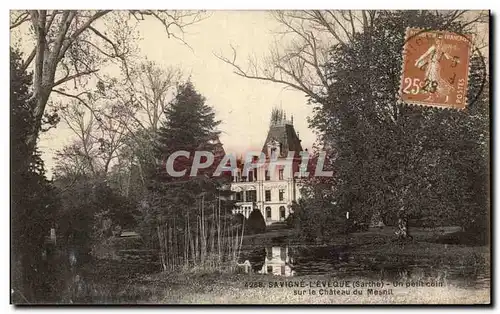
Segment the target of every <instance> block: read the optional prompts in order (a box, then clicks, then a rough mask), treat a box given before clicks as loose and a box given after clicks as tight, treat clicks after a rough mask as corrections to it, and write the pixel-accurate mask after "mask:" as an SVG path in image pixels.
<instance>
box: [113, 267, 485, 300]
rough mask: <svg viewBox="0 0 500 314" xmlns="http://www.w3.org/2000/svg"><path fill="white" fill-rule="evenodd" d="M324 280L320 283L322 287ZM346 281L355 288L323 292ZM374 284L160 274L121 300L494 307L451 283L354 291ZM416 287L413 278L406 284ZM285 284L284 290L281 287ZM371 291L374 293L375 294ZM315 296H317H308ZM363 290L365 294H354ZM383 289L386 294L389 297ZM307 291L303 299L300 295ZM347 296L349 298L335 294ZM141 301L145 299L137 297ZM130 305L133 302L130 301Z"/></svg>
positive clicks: (138, 283) (147, 278) (142, 281)
mask: <svg viewBox="0 0 500 314" xmlns="http://www.w3.org/2000/svg"><path fill="white" fill-rule="evenodd" d="M419 280H420V281H421V282H424V283H426V282H434V280H435V279H433V278H421V279H416V278H415V279H414V282H418V281H419ZM318 281H319V282H318ZM344 281H350V282H351V284H350V285H351V288H323V287H322V285H328V283H330V285H333V284H334V283H336V282H337V283H340V282H344ZM360 281H363V282H366V283H367V282H369V281H364V280H363V279H361V278H347V279H345V278H343V279H342V280H340V279H339V278H333V277H327V276H301V277H300V278H299V277H297V278H282V277H274V276H265V275H256V274H253V275H244V274H240V275H237V274H233V275H230V274H213V273H212V274H208V273H199V272H198V273H195V274H182V275H178V274H155V275H148V276H142V277H141V278H138V279H137V281H136V282H135V283H134V285H131V286H128V287H126V288H124V289H122V290H121V291H116V292H117V293H118V294H119V295H123V296H128V297H129V298H130V297H132V296H135V298H132V299H131V300H132V302H137V303H146V304H148V303H155V304H192V303H195V304H394V303H397V304H407V303H419V304H420V303H423V304H485V303H489V302H490V296H489V290H487V289H464V288H460V287H457V286H454V285H452V284H446V285H445V286H442V287H411V286H410V287H406V286H403V287H394V286H393V284H392V283H390V282H388V283H387V285H386V286H385V287H387V288H386V289H385V288H384V289H375V290H377V291H379V293H381V295H379V294H374V293H372V294H370V292H373V291H374V290H373V289H372V288H352V285H353V283H354V282H360ZM406 282H410V283H411V282H412V281H411V279H408V280H407V281H405V282H402V284H403V285H405V284H406ZM287 283H288V284H289V285H300V284H301V283H302V284H304V285H308V286H310V285H312V286H313V288H310V287H305V288H301V287H287V286H286V285H287ZM280 285H284V286H285V287H280ZM370 289H372V290H371V291H370ZM312 290H314V291H315V294H312V293H310V292H309V291H312ZM354 290H357V291H358V292H359V291H361V293H362V294H361V295H359V294H356V295H355V294H354ZM384 290H386V291H387V294H384V292H383V291H384ZM300 291H303V292H304V294H303V295H299V293H300ZM334 291H337V292H339V291H344V293H349V294H346V295H333V294H331V293H334ZM137 296H140V297H137ZM129 302H130V301H129Z"/></svg>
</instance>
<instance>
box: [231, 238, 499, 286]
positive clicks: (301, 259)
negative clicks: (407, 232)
mask: <svg viewBox="0 0 500 314" xmlns="http://www.w3.org/2000/svg"><path fill="white" fill-rule="evenodd" d="M474 265H475V266H474ZM474 265H472V266H466V265H455V263H447V262H443V261H439V260H436V259H435V258H432V257H430V256H429V257H427V256H413V255H408V256H399V255H398V256H391V255H388V254H373V253H370V254H368V253H367V254H364V253H360V252H356V253H352V252H350V250H349V248H348V247H347V246H318V247H293V246H290V247H289V246H271V247H265V248H264V247H260V248H253V249H249V250H246V251H243V252H242V254H241V255H240V260H239V266H240V269H241V270H242V271H244V272H246V273H258V274H269V275H276V276H285V277H287V276H304V275H327V276H335V277H345V276H360V277H367V278H372V279H376V280H387V281H390V280H406V279H409V278H413V279H415V278H417V279H425V278H439V279H444V280H448V281H449V282H453V283H454V284H456V285H459V286H465V287H471V286H474V287H489V284H490V280H489V278H490V274H489V267H488V266H487V265H486V264H484V265H479V264H478V265H476V264H474Z"/></svg>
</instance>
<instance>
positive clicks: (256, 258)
mask: <svg viewBox="0 0 500 314" xmlns="http://www.w3.org/2000/svg"><path fill="white" fill-rule="evenodd" d="M247 260H248V261H249V262H250V265H251V266H252V271H254V272H257V271H259V270H260V269H261V268H262V266H263V265H264V262H265V260H266V249H265V248H264V247H260V248H255V249H253V250H251V251H243V252H242V253H241V254H240V260H239V261H238V262H239V263H243V262H245V261H247Z"/></svg>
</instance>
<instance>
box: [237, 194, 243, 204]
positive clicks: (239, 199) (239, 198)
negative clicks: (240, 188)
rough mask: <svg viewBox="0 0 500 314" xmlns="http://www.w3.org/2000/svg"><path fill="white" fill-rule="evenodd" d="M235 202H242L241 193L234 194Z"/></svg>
mask: <svg viewBox="0 0 500 314" xmlns="http://www.w3.org/2000/svg"><path fill="white" fill-rule="evenodd" d="M236 200H237V201H239V202H241V201H243V195H242V193H241V192H236Z"/></svg>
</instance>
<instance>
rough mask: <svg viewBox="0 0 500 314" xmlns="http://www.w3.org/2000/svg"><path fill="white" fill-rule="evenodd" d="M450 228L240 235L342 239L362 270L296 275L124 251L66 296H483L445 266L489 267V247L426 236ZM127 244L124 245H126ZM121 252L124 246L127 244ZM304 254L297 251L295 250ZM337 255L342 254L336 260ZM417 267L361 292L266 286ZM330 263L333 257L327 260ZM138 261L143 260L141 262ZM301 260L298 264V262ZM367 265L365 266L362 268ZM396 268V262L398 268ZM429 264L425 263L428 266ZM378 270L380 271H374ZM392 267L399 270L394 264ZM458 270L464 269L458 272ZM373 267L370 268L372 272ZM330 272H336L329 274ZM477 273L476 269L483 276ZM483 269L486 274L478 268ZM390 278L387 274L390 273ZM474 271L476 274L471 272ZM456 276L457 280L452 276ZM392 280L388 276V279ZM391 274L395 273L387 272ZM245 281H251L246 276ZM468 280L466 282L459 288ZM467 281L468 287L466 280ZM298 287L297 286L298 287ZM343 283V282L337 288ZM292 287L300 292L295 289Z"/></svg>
mask: <svg viewBox="0 0 500 314" xmlns="http://www.w3.org/2000/svg"><path fill="white" fill-rule="evenodd" d="M452 231H453V230H452V229H447V230H446V229H444V230H425V229H421V230H415V231H414V232H413V236H414V240H413V241H411V242H407V243H398V242H394V241H393V239H394V234H393V230H392V228H384V229H382V230H379V229H375V230H369V231H368V232H361V233H353V234H349V235H348V236H347V237H346V236H345V235H339V236H338V237H336V238H332V239H330V241H329V243H301V242H296V240H294V239H296V237H295V234H294V232H295V231H294V230H290V229H277V230H271V231H270V232H267V233H265V234H257V235H251V236H246V237H245V239H244V247H252V246H260V247H267V246H274V245H291V246H293V245H299V246H300V247H301V250H305V251H306V252H305V255H306V256H307V254H309V253H308V251H307V250H311V251H313V250H314V249H315V248H318V247H322V246H325V247H328V246H332V245H333V246H334V247H337V246H347V247H348V251H349V254H350V255H351V256H353V258H354V259H355V260H356V261H357V262H359V264H360V266H364V267H361V268H363V269H364V270H365V271H367V273H366V275H365V273H363V272H360V273H353V272H345V273H340V272H337V273H336V274H332V273H330V272H328V275H308V274H307V273H305V274H304V273H302V274H301V275H300V276H296V277H286V278H285V277H280V276H272V275H261V274H257V273H250V274H229V273H221V272H219V271H215V270H213V269H212V270H210V269H200V268H198V269H184V270H179V271H178V272H171V273H157V272H156V273H153V274H145V273H144V272H142V273H139V272H138V269H137V267H141V265H136V264H137V263H135V264H126V263H125V260H124V259H121V260H119V261H116V260H115V261H114V262H113V263H111V264H109V263H108V264H107V263H100V264H99V265H101V266H97V267H94V266H92V267H89V269H88V272H87V274H86V275H85V279H83V280H80V281H79V282H76V283H74V284H73V288H72V289H73V292H72V293H73V297H72V298H71V299H72V300H74V301H73V302H74V303H160V304H188V303H196V304H200V303H201V304H304V303H306V304H332V303H333V304H366V303H377V304H389V303H400V304H406V303H433V304H464V303H465V304H478V303H488V302H489V298H490V296H489V290H488V286H489V284H485V285H480V286H474V284H475V283H474V282H471V283H468V282H464V280H463V279H464V278H465V277H464V278H462V276H465V275H461V272H459V274H458V275H457V274H456V273H455V275H454V276H452V275H451V272H452V271H456V270H457V269H458V270H459V271H460V270H467V271H468V270H473V271H476V270H479V269H485V268H489V256H490V253H489V252H490V250H489V248H488V247H485V246H474V247H473V246H466V245H448V244H440V243H435V242H434V240H435V239H436V238H438V237H440V236H442V235H443V234H446V233H447V232H452ZM127 249H130V248H128V247H127ZM127 252H128V251H127ZM302 254H304V252H302ZM344 261H345V260H344ZM416 262H418V263H421V264H422V267H421V268H417V271H411V272H406V273H405V274H404V276H403V277H401V276H398V277H396V278H398V279H397V281H395V282H398V283H400V284H401V285H402V286H394V285H393V282H392V281H387V283H388V285H387V286H384V287H383V289H381V290H385V289H392V290H391V293H388V292H387V293H382V294H381V295H379V294H369V292H368V290H367V288H363V289H361V290H363V291H362V292H363V294H361V295H358V294H357V295H354V290H353V289H347V290H349V291H350V294H344V295H336V294H333V295H331V294H329V292H332V293H335V289H333V290H332V291H330V290H327V291H322V292H323V293H321V292H320V290H321V287H316V288H314V289H313V290H315V291H316V294H312V292H309V289H310V287H309V286H308V287H305V288H302V287H288V286H287V284H284V285H285V287H282V288H276V287H270V283H271V286H272V285H273V284H274V283H275V282H278V283H280V282H284V283H286V282H287V283H291V284H292V285H297V284H300V282H315V281H318V280H319V281H326V282H335V281H339V280H350V281H358V280H368V277H370V278H371V279H373V280H379V279H380V278H389V277H387V276H386V275H385V273H384V270H386V269H387V270H389V271H391V270H393V269H394V268H398V267H400V268H402V269H406V268H407V266H409V267H413V266H414V265H415V263H416ZM332 263H333V264H332V266H331V267H333V268H334V270H336V269H337V268H338V267H340V266H338V265H340V264H338V263H339V262H338V261H333V262H332ZM143 266H144V265H143ZM302 266H303V265H302ZM367 266H369V267H368V268H367ZM398 269H399V268H398ZM429 269H430V271H429ZM380 270H382V271H381V272H379V271H380ZM398 271H399V270H398ZM463 274H465V273H463ZM372 275H373V276H372ZM335 276H336V277H335ZM483 277H484V276H483ZM486 277H488V274H487V275H486ZM390 278H393V277H390ZM476 278H477V277H476ZM457 279H458V281H461V282H457ZM388 280H392V279H388ZM394 280H396V279H394ZM412 282H424V283H425V282H441V283H442V284H441V285H439V286H424V287H414V286H411V284H410V285H409V286H406V284H407V283H412ZM252 283H253V284H252ZM464 286H465V287H471V288H464ZM472 287H473V288H472ZM304 290H305V291H304ZM344 290H345V289H344ZM299 291H300V292H303V293H301V294H299Z"/></svg>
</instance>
